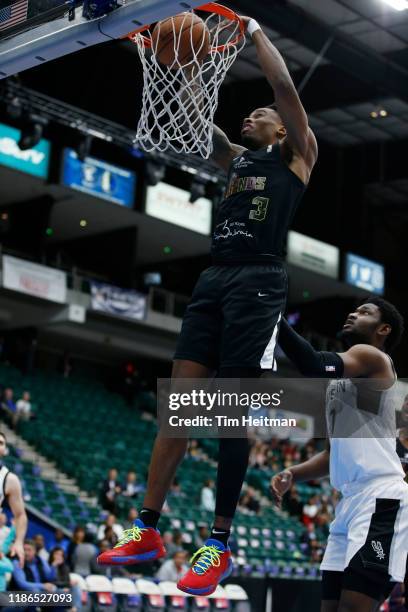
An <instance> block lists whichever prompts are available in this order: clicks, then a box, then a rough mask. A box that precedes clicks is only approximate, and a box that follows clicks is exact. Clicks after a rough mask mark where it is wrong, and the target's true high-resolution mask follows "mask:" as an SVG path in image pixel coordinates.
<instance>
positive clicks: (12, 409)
mask: <svg viewBox="0 0 408 612" xmlns="http://www.w3.org/2000/svg"><path fill="white" fill-rule="evenodd" d="M1 409H2V412H3V415H4V417H5V418H6V420H7V421H8V422H9V423H10V425H11V427H12V428H13V429H15V427H16V423H17V406H16V404H15V401H14V391H13V389H12V388H11V387H7V388H6V389H4V393H3V399H2V402H1Z"/></svg>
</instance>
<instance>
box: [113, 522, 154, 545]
mask: <svg viewBox="0 0 408 612" xmlns="http://www.w3.org/2000/svg"><path fill="white" fill-rule="evenodd" d="M143 531H147V529H142V527H137V526H136V525H134V526H133V527H132V528H131V529H125V531H124V532H123V535H122V537H121V538H120V540H119V542H118V543H117V544H116V546H114V548H118V546H123V545H124V544H127V543H128V542H140V540H141V539H142V533H143Z"/></svg>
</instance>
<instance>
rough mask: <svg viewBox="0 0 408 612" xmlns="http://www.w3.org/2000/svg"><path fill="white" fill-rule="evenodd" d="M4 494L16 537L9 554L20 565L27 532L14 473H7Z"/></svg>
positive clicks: (24, 513) (18, 485) (18, 487)
mask: <svg viewBox="0 0 408 612" xmlns="http://www.w3.org/2000/svg"><path fill="white" fill-rule="evenodd" d="M5 494H6V497H7V501H8V503H9V506H10V509H11V511H12V513H13V516H14V522H15V527H16V539H15V541H14V544H13V545H12V547H11V550H10V552H11V554H12V555H14V556H16V557H17V558H18V560H19V562H20V565H21V567H23V565H24V538H25V536H26V532H27V514H26V511H25V508H24V501H23V495H22V490H21V484H20V481H19V479H18V478H17V476H16V475H15V474H12V473H9V474H8V476H7V480H6V488H5Z"/></svg>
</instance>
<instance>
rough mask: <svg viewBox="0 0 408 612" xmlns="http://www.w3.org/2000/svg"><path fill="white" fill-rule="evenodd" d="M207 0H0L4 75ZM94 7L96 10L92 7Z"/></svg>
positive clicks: (0, 68)
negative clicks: (184, 0)
mask: <svg viewBox="0 0 408 612" xmlns="http://www.w3.org/2000/svg"><path fill="white" fill-rule="evenodd" d="M203 2H205V0H188V1H186V2H181V1H180V0H93V1H92V4H91V3H90V0H84V1H80V0H0V79H4V78H6V77H9V76H11V75H13V74H16V73H17V72H21V71H23V70H27V69H28V68H32V67H34V66H38V65H41V64H43V63H45V62H48V61H50V60H53V59H56V58H58V57H62V56H64V55H68V54H70V53H74V52H75V51H78V50H80V49H83V48H85V47H89V46H92V45H97V44H99V43H102V42H107V41H110V40H112V39H116V38H121V37H123V36H125V35H126V34H128V33H129V32H132V31H134V30H136V29H138V28H140V27H142V26H144V25H149V24H150V23H154V22H156V21H160V20H161V19H165V18H166V17H170V16H171V15H176V14H177V13H181V12H183V11H186V10H190V9H192V8H197V7H198V6H200V5H202V4H203ZM90 6H91V9H92V10H90Z"/></svg>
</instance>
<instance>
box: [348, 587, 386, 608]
mask: <svg viewBox="0 0 408 612" xmlns="http://www.w3.org/2000/svg"><path fill="white" fill-rule="evenodd" d="M383 601H384V599H383V598H381V600H380V601H378V600H377V599H373V598H372V597H369V596H368V595H365V594H364V593H357V592H356V591H347V590H345V589H344V590H343V591H342V593H341V598H340V602H339V607H338V610H337V612H377V610H379V608H380V606H381V604H382V602H383Z"/></svg>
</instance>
